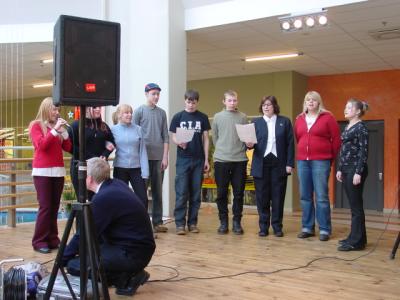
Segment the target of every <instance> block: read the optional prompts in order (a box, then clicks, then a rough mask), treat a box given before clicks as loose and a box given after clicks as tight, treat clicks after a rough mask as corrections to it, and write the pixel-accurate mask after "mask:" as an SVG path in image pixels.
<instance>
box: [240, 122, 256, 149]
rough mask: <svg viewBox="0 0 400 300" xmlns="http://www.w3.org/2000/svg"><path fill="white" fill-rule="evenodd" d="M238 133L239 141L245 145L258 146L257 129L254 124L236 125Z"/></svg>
mask: <svg viewBox="0 0 400 300" xmlns="http://www.w3.org/2000/svg"><path fill="white" fill-rule="evenodd" d="M236 131H237V134H238V136H239V139H240V140H241V141H242V142H245V143H253V144H257V137H256V129H255V127H254V123H250V124H246V125H242V124H236Z"/></svg>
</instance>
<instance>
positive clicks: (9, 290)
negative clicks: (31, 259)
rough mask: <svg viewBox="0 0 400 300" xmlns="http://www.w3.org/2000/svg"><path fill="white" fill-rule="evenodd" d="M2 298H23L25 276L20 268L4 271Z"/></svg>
mask: <svg viewBox="0 0 400 300" xmlns="http://www.w3.org/2000/svg"><path fill="white" fill-rule="evenodd" d="M3 281H4V291H3V292H4V299H13V300H25V298H26V277H25V271H24V270H23V269H21V268H18V269H17V268H11V269H10V270H8V271H7V272H5V273H4V279H3Z"/></svg>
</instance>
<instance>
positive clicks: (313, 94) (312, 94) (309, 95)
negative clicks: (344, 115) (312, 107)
mask: <svg viewBox="0 0 400 300" xmlns="http://www.w3.org/2000/svg"><path fill="white" fill-rule="evenodd" d="M308 98H312V99H314V100H316V101H317V102H318V104H319V105H318V114H320V113H321V112H326V111H327V110H326V109H325V106H324V102H322V98H321V95H320V94H319V93H318V92H316V91H309V92H308V93H307V94H306V95H305V96H304V102H303V112H304V113H307V104H306V102H307V99H308Z"/></svg>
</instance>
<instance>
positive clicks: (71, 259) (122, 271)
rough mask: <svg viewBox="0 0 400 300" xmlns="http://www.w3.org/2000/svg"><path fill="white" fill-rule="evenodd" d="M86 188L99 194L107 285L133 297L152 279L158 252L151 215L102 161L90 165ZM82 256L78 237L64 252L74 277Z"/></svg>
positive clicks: (96, 204)
mask: <svg viewBox="0 0 400 300" xmlns="http://www.w3.org/2000/svg"><path fill="white" fill-rule="evenodd" d="M86 185H87V189H88V190H91V191H93V192H95V196H94V197H93V198H92V205H91V208H92V214H93V220H94V223H95V224H94V225H95V230H96V233H97V237H98V239H99V241H100V255H101V259H102V263H103V267H104V270H105V272H106V277H107V282H108V284H109V285H114V286H115V287H116V293H117V294H119V295H133V294H134V293H135V291H136V289H137V288H138V287H139V286H140V285H142V284H144V283H145V282H146V281H147V280H148V279H149V277H150V274H149V273H147V272H146V271H145V270H144V268H145V267H146V266H147V265H148V263H149V262H150V260H151V258H152V256H153V253H154V250H155V242H154V238H153V231H152V227H151V223H150V219H149V216H148V214H147V211H146V209H145V208H144V206H143V204H142V201H140V199H139V198H138V197H137V196H136V195H135V194H134V193H133V191H132V190H131V189H130V188H129V187H128V185H126V184H125V183H124V182H122V181H120V180H118V179H110V167H109V164H108V162H106V161H105V160H103V159H101V158H98V157H94V158H91V159H89V160H88V161H87V178H86ZM78 252H79V234H78V233H77V234H75V235H74V237H73V238H72V240H71V241H70V243H69V244H68V246H67V247H66V249H65V251H64V262H65V263H66V265H67V268H68V270H69V271H70V273H73V272H74V271H73V270H75V271H76V270H79V257H75V256H76V255H77V254H78ZM71 270H72V272H71Z"/></svg>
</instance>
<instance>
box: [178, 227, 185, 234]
mask: <svg viewBox="0 0 400 300" xmlns="http://www.w3.org/2000/svg"><path fill="white" fill-rule="evenodd" d="M176 234H177V235H185V234H186V231H185V227H182V226H179V227H176Z"/></svg>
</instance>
